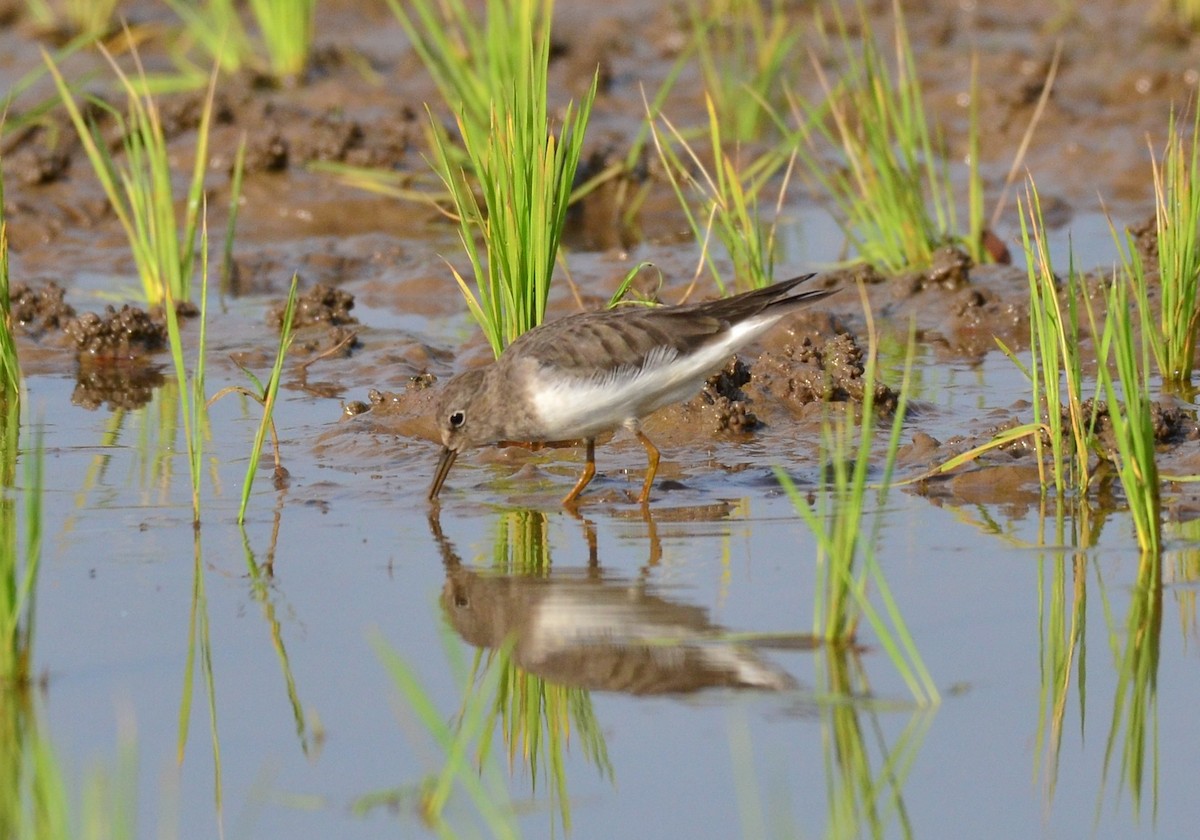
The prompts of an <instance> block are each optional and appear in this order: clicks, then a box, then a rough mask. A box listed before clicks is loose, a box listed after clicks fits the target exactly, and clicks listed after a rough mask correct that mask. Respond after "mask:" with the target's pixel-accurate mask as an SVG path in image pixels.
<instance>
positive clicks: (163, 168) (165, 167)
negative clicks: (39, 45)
mask: <svg viewBox="0 0 1200 840" xmlns="http://www.w3.org/2000/svg"><path fill="white" fill-rule="evenodd" d="M100 50H101V52H102V53H103V55H104V57H105V58H106V59H107V60H108V62H109V65H110V66H111V67H112V69H113V71H114V72H115V73H116V75H117V78H118V80H119V82H120V85H121V88H122V90H124V92H125V95H126V105H127V114H126V115H122V114H121V113H119V112H118V111H116V110H115V109H114V108H112V107H111V106H110V105H107V104H106V103H104V102H102V101H100V100H95V102H96V103H97V104H98V105H99V106H100V107H101V108H103V109H104V110H105V111H107V112H108V113H109V114H111V116H112V117H113V119H114V120H116V122H117V125H118V126H119V127H120V129H121V134H122V136H123V141H122V145H123V151H124V155H125V160H124V162H122V163H118V162H117V161H116V160H115V159H114V158H113V156H112V154H111V153H110V152H109V150H108V147H107V145H106V144H105V142H104V140H103V139H102V138H101V136H100V134H99V131H98V130H97V128H96V127H95V126H94V125H92V124H90V123H89V122H88V120H86V119H85V118H84V116H83V113H82V111H81V110H80V108H79V106H78V105H77V104H76V102H75V97H74V95H73V94H72V93H71V90H70V88H69V87H68V86H67V83H66V81H65V80H64V79H63V77H62V74H61V73H60V72H59V70H58V67H57V66H56V65H55V63H54V61H53V60H52V59H51V58H50V55H49V54H48V53H46V52H45V51H44V50H43V51H42V58H43V59H44V60H45V62H46V65H47V66H48V67H49V68H50V73H51V74H52V75H53V76H54V81H55V84H56V85H57V86H58V91H59V95H60V96H61V98H62V101H63V104H64V105H65V106H66V108H67V113H68V114H69V115H70V117H71V121H72V123H74V125H75V130H76V131H77V133H78V134H79V139H80V142H81V143H82V144H83V147H84V150H85V151H86V152H87V156H88V159H89V160H90V161H91V164H92V168H93V169H94V170H95V172H96V176H97V178H99V180H100V184H101V185H102V186H103V187H104V192H105V195H106V196H107V197H108V201H109V204H110V205H111V206H112V208H113V211H114V212H115V213H116V215H117V218H118V219H119V220H120V222H121V227H122V228H124V230H125V235H126V237H127V238H128V240H129V245H130V248H131V249H132V251H133V258H134V262H135V263H136V265H137V270H138V276H139V277H140V279H141V282H142V292H143V295H144V297H145V299H146V301H147V302H148V303H150V304H151V305H158V304H161V303H162V302H163V301H164V300H165V299H167V298H168V297H169V298H170V299H172V300H174V301H187V300H190V299H191V284H192V269H193V265H194V260H195V252H196V237H197V235H198V231H199V226H200V225H199V223H200V205H201V199H202V198H203V189H204V173H205V170H206V169H207V168H208V139H209V127H210V126H211V125H212V112H213V96H214V94H215V91H216V79H217V77H216V73H215V71H214V73H213V75H212V78H211V81H210V84H209V90H208V96H207V97H206V98H205V101H204V109H203V111H202V113H201V117H200V125H199V127H198V129H197V135H196V137H197V139H196V152H195V160H194V162H193V166H192V174H191V180H190V182H189V186H188V191H187V196H186V209H185V211H184V220H183V226H182V228H181V227H180V225H179V223H178V221H177V219H176V216H175V191H174V189H173V188H172V185H171V168H170V163H169V157H168V154H167V143H166V138H165V137H164V135H163V128H162V121H161V115H160V113H159V110H158V105H157V104H156V103H155V101H154V99H153V97H152V96H151V95H150V94H149V93H148V92H147V91H146V89H145V72H144V71H143V69H142V66H141V62H140V60H138V63H137V77H136V78H130V77H129V76H128V75H127V74H126V73H125V72H124V71H123V70H121V68H120V66H119V65H118V64H117V62H116V61H115V60H114V59H113V57H112V55H111V54H110V53H109V52H108V51H107V50H105V49H104V48H103V47H100ZM134 55H135V59H136V53H135V54H134Z"/></svg>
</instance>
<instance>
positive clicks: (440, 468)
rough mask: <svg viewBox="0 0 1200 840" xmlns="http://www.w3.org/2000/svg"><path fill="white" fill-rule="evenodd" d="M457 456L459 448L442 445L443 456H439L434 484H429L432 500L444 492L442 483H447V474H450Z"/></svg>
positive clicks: (434, 473)
mask: <svg viewBox="0 0 1200 840" xmlns="http://www.w3.org/2000/svg"><path fill="white" fill-rule="evenodd" d="M457 457H458V450H457V449H451V448H450V447H449V446H443V447H442V456H441V457H440V458H438V464H437V469H436V470H434V471H433V484H431V485H430V486H429V500H430V501H433V500H434V499H436V498H437V497H438V493H440V492H442V485H443V484H445V483H446V476H448V475H450V468H451V467H453V466H454V459H455V458H457Z"/></svg>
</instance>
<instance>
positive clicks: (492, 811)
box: [353, 629, 520, 838]
mask: <svg viewBox="0 0 1200 840" xmlns="http://www.w3.org/2000/svg"><path fill="white" fill-rule="evenodd" d="M446 632H447V633H449V630H448V629H447V630H446ZM443 641H444V642H445V645H446V647H447V650H450V649H451V645H452V642H451V640H450V639H449V638H448V637H443ZM371 643H372V646H373V647H374V648H375V653H376V655H377V656H378V657H379V658H380V660H381V661H382V662H383V664H384V667H385V668H386V669H387V671H388V673H389V675H390V676H391V678H392V682H393V683H394V684H395V686H396V688H397V690H398V691H399V692H400V693H401V694H402V695H403V696H404V698H405V700H406V701H407V703H408V707H409V708H410V709H411V710H412V711H413V712H414V713H415V714H416V716H417V719H418V720H419V721H420V723H421V725H422V726H423V727H424V729H425V730H426V731H427V732H428V733H429V734H430V735H431V736H432V737H433V739H434V741H435V742H436V743H437V745H438V746H439V747H440V748H441V750H442V751H443V753H444V754H445V763H444V764H443V766H442V768H441V770H440V771H439V772H438V773H436V774H434V775H431V776H430V777H429V778H427V779H426V780H425V781H424V782H423V783H422V784H421V785H420V786H419V787H418V788H417V789H415V790H407V791H405V790H401V791H394V790H389V791H384V792H381V793H375V794H370V795H368V796H365V797H362V798H361V799H359V800H358V801H357V802H356V803H355V804H354V806H353V807H354V810H355V812H356V813H364V812H366V811H368V810H370V809H372V808H374V807H376V806H378V805H389V806H392V807H395V806H396V805H403V804H406V803H407V802H413V804H414V805H415V806H416V810H417V812H418V813H419V814H420V816H421V818H422V820H423V821H424V822H425V823H426V824H427V825H429V826H431V827H433V828H436V829H439V830H440V832H441V833H442V834H443V836H454V835H453V832H452V831H451V830H450V828H449V826H447V825H446V823H445V820H444V811H445V808H446V804H447V802H448V801H449V799H450V795H451V793H452V792H453V790H454V787H455V785H456V784H457V785H458V786H459V787H460V788H461V789H462V790H463V791H464V792H465V793H466V794H467V797H468V798H469V799H470V801H471V802H472V804H473V805H474V806H475V808H476V810H477V811H478V813H479V816H480V818H481V819H482V821H483V823H484V825H485V826H486V827H487V829H488V832H489V834H490V836H492V837H497V838H516V837H519V836H520V830H519V828H518V827H517V824H516V820H515V809H514V806H513V804H512V802H510V801H509V794H508V786H507V783H506V781H505V778H504V772H503V771H502V770H501V768H500V767H499V766H498V765H497V763H496V762H495V761H490V760H487V758H486V752H484V751H482V750H481V749H480V742H481V741H482V740H483V739H485V738H486V737H487V733H488V732H489V731H490V728H489V727H488V725H487V721H488V716H489V709H490V705H491V702H492V699H493V698H494V697H495V696H496V691H497V690H498V687H499V681H500V678H501V672H500V671H499V669H490V670H489V671H488V672H487V673H485V674H484V675H483V678H482V680H481V681H480V682H478V683H475V682H473V681H472V680H471V679H470V678H469V677H468V678H465V679H463V680H460V682H461V685H462V689H463V702H462V707H461V708H460V709H459V712H458V714H457V715H456V716H455V719H454V721H453V722H447V721H446V717H445V715H444V714H443V712H442V710H441V709H440V708H439V707H438V704H437V702H436V701H435V700H434V698H433V696H432V695H431V694H430V693H429V691H428V689H426V688H425V686H424V684H423V683H422V682H421V680H420V678H419V677H418V676H417V675H416V673H415V672H414V671H413V670H412V667H411V666H410V665H409V664H408V663H407V662H406V661H405V660H404V659H403V658H402V657H401V656H400V655H399V654H398V653H397V652H396V651H395V650H394V649H393V648H392V647H391V646H390V645H388V644H387V643H386V642H385V641H384V640H383V639H382V637H380V636H379V635H378V634H377V633H375V634H372V639H371ZM512 644H513V643H512V641H509V642H507V643H505V646H504V648H508V649H511V647H512ZM504 648H502V649H501V651H502V652H503V650H504ZM475 755H478V756H480V761H479V763H478V764H477V763H476V762H475V761H473V760H472V757H473V756H475Z"/></svg>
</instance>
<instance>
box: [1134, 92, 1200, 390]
mask: <svg viewBox="0 0 1200 840" xmlns="http://www.w3.org/2000/svg"><path fill="white" fill-rule="evenodd" d="M1151 162H1152V165H1153V178H1154V198H1155V208H1154V217H1155V230H1156V233H1157V243H1158V254H1157V256H1158V260H1157V262H1158V283H1159V301H1158V312H1157V318H1155V317H1153V315H1152V313H1153V309H1152V308H1151V306H1150V304H1149V293H1148V290H1147V285H1148V283H1147V281H1148V275H1150V274H1151V273H1152V272H1153V270H1154V268H1153V266H1150V265H1147V264H1146V261H1145V259H1144V257H1143V256H1142V253H1141V251H1140V250H1139V249H1138V248H1137V246H1136V243H1135V240H1134V236H1133V234H1132V233H1127V234H1126V245H1127V248H1126V249H1119V250H1121V251H1122V254H1121V259H1122V263H1123V268H1124V271H1125V273H1126V274H1127V275H1128V276H1129V277H1130V278H1131V280H1132V282H1133V284H1134V294H1135V297H1136V299H1137V303H1138V307H1139V309H1141V310H1142V311H1143V321H1144V323H1143V325H1142V328H1143V329H1146V330H1148V331H1149V333H1150V339H1151V342H1150V347H1151V349H1152V350H1153V352H1154V359H1155V362H1156V363H1157V364H1158V370H1159V373H1160V375H1161V376H1162V380H1163V384H1164V385H1165V386H1166V387H1168V388H1175V389H1187V388H1188V387H1189V386H1190V385H1191V381H1192V368H1193V367H1194V365H1195V356H1196V333H1197V330H1200V301H1198V300H1197V297H1198V295H1197V293H1198V292H1200V108H1196V114H1195V116H1194V117H1193V123H1192V136H1191V139H1190V140H1185V139H1184V137H1183V132H1182V131H1181V130H1180V128H1179V125H1178V122H1177V121H1176V118H1175V114H1174V112H1172V113H1171V118H1170V123H1169V125H1168V129H1167V143H1166V149H1165V151H1164V152H1163V155H1162V164H1161V165H1160V164H1159V162H1158V161H1157V160H1155V159H1154V156H1153V149H1152V150H1151Z"/></svg>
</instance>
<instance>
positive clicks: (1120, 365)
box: [1088, 275, 1162, 556]
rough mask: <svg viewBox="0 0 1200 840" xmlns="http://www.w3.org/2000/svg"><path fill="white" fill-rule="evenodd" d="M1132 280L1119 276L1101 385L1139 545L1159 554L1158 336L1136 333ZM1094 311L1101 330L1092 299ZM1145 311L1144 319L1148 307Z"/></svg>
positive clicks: (1104, 336) (1100, 355) (1100, 357)
mask: <svg viewBox="0 0 1200 840" xmlns="http://www.w3.org/2000/svg"><path fill="white" fill-rule="evenodd" d="M1132 285H1134V283H1133V281H1132V280H1131V279H1130V278H1128V277H1123V276H1121V275H1117V276H1114V278H1113V283H1112V286H1111V287H1110V288H1109V291H1108V296H1107V301H1106V303H1107V305H1108V311H1107V314H1106V315H1105V318H1104V328H1103V332H1101V333H1100V336H1101V337H1100V347H1099V349H1098V350H1097V353H1096V357H1097V361H1098V362H1099V374H1098V376H1099V380H1100V387H1101V388H1102V389H1103V392H1104V395H1105V399H1106V400H1107V402H1108V419H1109V423H1111V424H1112V430H1113V438H1114V440H1115V442H1116V452H1115V453H1113V460H1114V462H1115V464H1116V468H1117V475H1118V476H1119V477H1120V479H1121V486H1122V488H1124V490H1125V499H1126V502H1127V503H1128V505H1129V513H1130V515H1131V516H1132V517H1133V524H1134V529H1135V530H1136V532H1137V540H1138V545H1139V546H1140V547H1141V549H1142V552H1143V554H1153V555H1155V556H1157V555H1158V553H1159V551H1160V549H1161V545H1162V498H1161V494H1160V487H1159V477H1158V465H1157V463H1156V461H1155V452H1154V418H1153V408H1154V404H1153V401H1152V399H1151V381H1150V360H1151V356H1152V354H1151V349H1150V345H1151V343H1152V342H1151V339H1150V337H1149V335H1148V334H1147V330H1145V329H1143V330H1141V331H1140V334H1139V335H1136V336H1135V331H1134V325H1133V318H1134V316H1133V313H1132V312H1130V303H1131V301H1130V286H1132ZM1088 317H1089V319H1090V320H1091V321H1092V324H1093V328H1092V330H1093V333H1096V332H1097V330H1096V328H1095V316H1094V313H1093V312H1092V310H1091V306H1090V304H1089V307H1088ZM1141 317H1142V321H1143V323H1144V322H1145V320H1146V313H1145V312H1144V311H1143V312H1142V313H1141ZM1110 360H1111V363H1110ZM1114 366H1115V371H1114Z"/></svg>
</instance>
